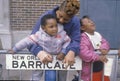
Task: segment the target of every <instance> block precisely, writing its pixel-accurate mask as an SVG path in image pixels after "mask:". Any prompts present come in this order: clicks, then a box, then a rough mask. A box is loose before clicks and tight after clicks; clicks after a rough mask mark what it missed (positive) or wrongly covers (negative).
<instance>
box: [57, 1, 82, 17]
mask: <svg viewBox="0 0 120 81" xmlns="http://www.w3.org/2000/svg"><path fill="white" fill-rule="evenodd" d="M79 9H80V2H79V1H78V0H65V1H63V3H62V4H61V5H60V8H59V10H62V11H64V12H65V13H66V14H67V15H68V16H70V17H72V16H74V15H75V14H76V13H77V12H78V11H79Z"/></svg>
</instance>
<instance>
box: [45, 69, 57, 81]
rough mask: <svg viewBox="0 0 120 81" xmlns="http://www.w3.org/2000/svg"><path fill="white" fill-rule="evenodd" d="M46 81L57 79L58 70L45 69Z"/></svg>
mask: <svg viewBox="0 0 120 81" xmlns="http://www.w3.org/2000/svg"><path fill="white" fill-rule="evenodd" d="M45 81H56V71H55V70H46V71H45Z"/></svg>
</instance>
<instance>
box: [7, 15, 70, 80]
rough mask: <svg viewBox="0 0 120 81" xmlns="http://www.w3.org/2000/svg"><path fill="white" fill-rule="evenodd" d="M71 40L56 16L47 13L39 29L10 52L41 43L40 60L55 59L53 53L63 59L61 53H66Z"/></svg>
mask: <svg viewBox="0 0 120 81" xmlns="http://www.w3.org/2000/svg"><path fill="white" fill-rule="evenodd" d="M70 41H71V40H70V38H69V37H68V35H67V34H66V32H65V31H64V30H63V26H62V25H60V24H57V21H56V18H55V17H54V16H52V15H50V14H47V15H44V16H43V17H42V19H41V27H40V29H39V31H38V32H36V33H35V34H32V35H30V36H28V37H26V38H24V39H22V40H21V41H20V42H18V43H17V44H15V46H14V47H13V48H12V49H11V50H10V51H9V53H15V52H18V51H20V50H22V49H24V48H26V47H28V46H30V45H32V44H36V45H40V46H42V47H43V52H44V55H42V56H41V59H40V60H41V61H42V62H43V63H48V62H52V61H53V59H52V55H53V54H56V55H57V59H59V60H63V59H64V56H61V55H64V53H65V52H66V47H67V46H68V45H69V43H70ZM54 78H56V76H54V77H53V79H54ZM53 79H52V80H53ZM54 81H55V80H54Z"/></svg>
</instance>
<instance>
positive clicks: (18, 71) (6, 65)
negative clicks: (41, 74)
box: [0, 50, 120, 81]
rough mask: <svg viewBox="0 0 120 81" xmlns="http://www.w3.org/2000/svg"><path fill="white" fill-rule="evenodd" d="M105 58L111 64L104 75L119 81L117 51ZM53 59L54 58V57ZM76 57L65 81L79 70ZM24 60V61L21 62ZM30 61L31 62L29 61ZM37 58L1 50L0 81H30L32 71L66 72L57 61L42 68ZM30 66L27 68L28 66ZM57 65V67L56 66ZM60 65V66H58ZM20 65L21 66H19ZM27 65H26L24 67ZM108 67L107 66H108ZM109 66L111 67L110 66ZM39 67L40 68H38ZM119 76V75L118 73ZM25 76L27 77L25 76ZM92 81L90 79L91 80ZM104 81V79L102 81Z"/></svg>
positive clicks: (23, 53) (112, 80)
mask: <svg viewBox="0 0 120 81" xmlns="http://www.w3.org/2000/svg"><path fill="white" fill-rule="evenodd" d="M107 57H108V58H109V59H110V60H111V64H112V69H110V68H108V69H109V70H111V71H110V72H109V70H108V69H104V70H105V71H107V72H104V74H107V75H109V76H110V81H119V80H117V78H118V76H119V75H117V74H118V72H119V71H118V67H119V65H118V61H119V57H118V51H117V50H110V52H109V54H108V55H107ZM54 58H55V57H54ZM78 59H79V58H78V57H76V64H74V66H70V67H69V68H68V69H67V70H69V71H68V74H67V76H68V77H67V81H72V79H73V78H74V75H75V74H77V71H76V70H81V69H82V67H81V63H82V62H81V59H79V60H78ZM23 60H24V61H23ZM31 60H32V61H31ZM38 60H39V59H38V58H34V56H33V55H31V54H30V53H29V52H20V53H18V54H15V55H11V54H7V53H6V50H1V51H0V80H12V79H14V80H30V78H31V76H32V71H33V69H34V70H38V69H41V70H48V69H49V70H50V69H51V70H66V69H64V68H61V67H64V65H62V62H59V61H57V60H55V61H54V63H53V64H49V65H47V66H48V67H49V68H48V67H45V66H44V67H43V66H39V65H42V64H41V62H39V61H38ZM36 62H37V65H35V66H36V67H34V64H35V63H36ZM27 63H29V64H30V66H28V65H29V64H27ZM56 63H57V65H56ZM59 63H60V66H58V65H59ZM19 64H21V65H19ZM25 64H27V65H25ZM52 65H54V68H51V67H52ZM108 66H109V64H108ZM110 66H111V65H110ZM40 67H41V68H40ZM119 74H120V73H119ZM26 75H27V76H26ZM79 75H81V71H80V73H79ZM42 81H44V78H42ZM79 81H82V80H81V76H79ZM91 81H92V78H91ZM102 81H104V79H103V80H102Z"/></svg>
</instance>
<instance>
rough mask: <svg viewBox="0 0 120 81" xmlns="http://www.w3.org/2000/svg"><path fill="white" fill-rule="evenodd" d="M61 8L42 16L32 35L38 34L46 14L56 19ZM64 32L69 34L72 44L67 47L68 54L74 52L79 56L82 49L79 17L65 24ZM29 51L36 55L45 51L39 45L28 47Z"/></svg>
mask: <svg viewBox="0 0 120 81" xmlns="http://www.w3.org/2000/svg"><path fill="white" fill-rule="evenodd" d="M58 8H59V7H55V8H54V9H53V10H49V11H47V12H45V13H44V14H43V15H41V16H40V18H39V19H38V21H37V23H36V24H35V26H34V28H33V31H32V33H31V34H34V33H36V32H37V31H38V30H39V28H40V22H41V18H42V17H43V16H44V15H45V14H52V15H53V16H55V17H56V10H58ZM63 26H64V30H65V31H66V33H67V34H68V36H69V37H70V38H71V42H70V44H69V46H68V47H67V50H66V53H65V54H67V52H68V51H69V50H72V51H74V52H75V54H79V49H80V19H79V18H78V17H77V16H74V17H73V18H72V19H71V20H70V21H69V22H68V23H65V24H63ZM28 49H29V51H30V52H32V53H33V54H34V55H37V54H38V52H39V51H41V50H43V48H42V47H40V46H39V45H31V46H30V47H28Z"/></svg>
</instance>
